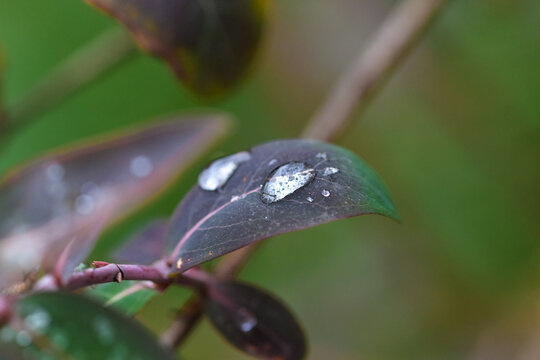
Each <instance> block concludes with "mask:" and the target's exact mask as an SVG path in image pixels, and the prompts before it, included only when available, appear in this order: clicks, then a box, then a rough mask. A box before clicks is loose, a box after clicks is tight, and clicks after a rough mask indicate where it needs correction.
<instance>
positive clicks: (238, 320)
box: [203, 281, 306, 360]
mask: <svg viewBox="0 0 540 360" xmlns="http://www.w3.org/2000/svg"><path fill="white" fill-rule="evenodd" d="M203 306H204V313H205V314H206V316H208V317H209V318H210V320H211V322H212V324H213V325H214V326H215V327H216V329H217V330H219V331H220V332H221V334H222V335H223V336H224V337H225V338H226V339H227V340H228V341H229V342H230V343H232V344H233V345H234V346H236V347H237V348H239V349H240V350H242V351H244V352H246V353H248V354H250V355H253V356H256V357H257V358H263V359H284V360H299V359H302V358H304V356H305V353H306V341H305V338H304V334H303V332H302V329H301V328H300V326H299V325H298V324H297V322H296V320H295V318H294V316H293V315H291V313H290V312H289V310H288V309H287V308H286V307H285V306H284V305H283V304H282V303H281V302H280V301H278V300H277V299H276V298H274V297H272V296H271V295H269V294H267V293H265V292H263V291H261V290H258V289H256V288H254V287H252V286H250V285H247V284H243V283H239V282H235V281H225V282H218V283H214V284H212V285H211V286H210V287H209V289H208V292H207V296H206V297H205V299H204V301H203Z"/></svg>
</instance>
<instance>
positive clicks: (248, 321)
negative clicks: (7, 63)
mask: <svg viewBox="0 0 540 360" xmlns="http://www.w3.org/2000/svg"><path fill="white" fill-rule="evenodd" d="M235 321H236V323H237V325H238V327H239V328H240V330H242V331H243V332H250V331H251V330H253V328H254V327H255V326H257V319H256V318H255V316H253V314H251V313H250V312H249V311H248V310H246V309H244V308H240V309H239V310H238V311H237V312H236V314H235Z"/></svg>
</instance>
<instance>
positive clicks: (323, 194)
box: [321, 189, 330, 197]
mask: <svg viewBox="0 0 540 360" xmlns="http://www.w3.org/2000/svg"><path fill="white" fill-rule="evenodd" d="M321 194H322V196H324V197H329V196H330V191H328V190H326V189H324V190H323V191H321Z"/></svg>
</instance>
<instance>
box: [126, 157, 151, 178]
mask: <svg viewBox="0 0 540 360" xmlns="http://www.w3.org/2000/svg"><path fill="white" fill-rule="evenodd" d="M152 170H154V165H153V164H152V160H150V158H149V157H148V156H142V155H140V156H136V157H134V158H133V159H131V161H130V163H129V171H130V172H131V174H133V176H135V177H138V178H143V177H146V176H148V175H150V174H151V173H152Z"/></svg>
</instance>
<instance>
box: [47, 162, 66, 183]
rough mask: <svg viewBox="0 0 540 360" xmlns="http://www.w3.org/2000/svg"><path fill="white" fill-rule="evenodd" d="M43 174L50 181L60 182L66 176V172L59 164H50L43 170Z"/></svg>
mask: <svg viewBox="0 0 540 360" xmlns="http://www.w3.org/2000/svg"><path fill="white" fill-rule="evenodd" d="M45 174H46V175H47V178H48V179H49V180H51V181H61V180H62V179H63V178H64V175H65V174H66V170H65V169H64V167H63V166H62V165H60V164H59V163H52V164H50V165H49V166H47V168H46V169H45Z"/></svg>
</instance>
